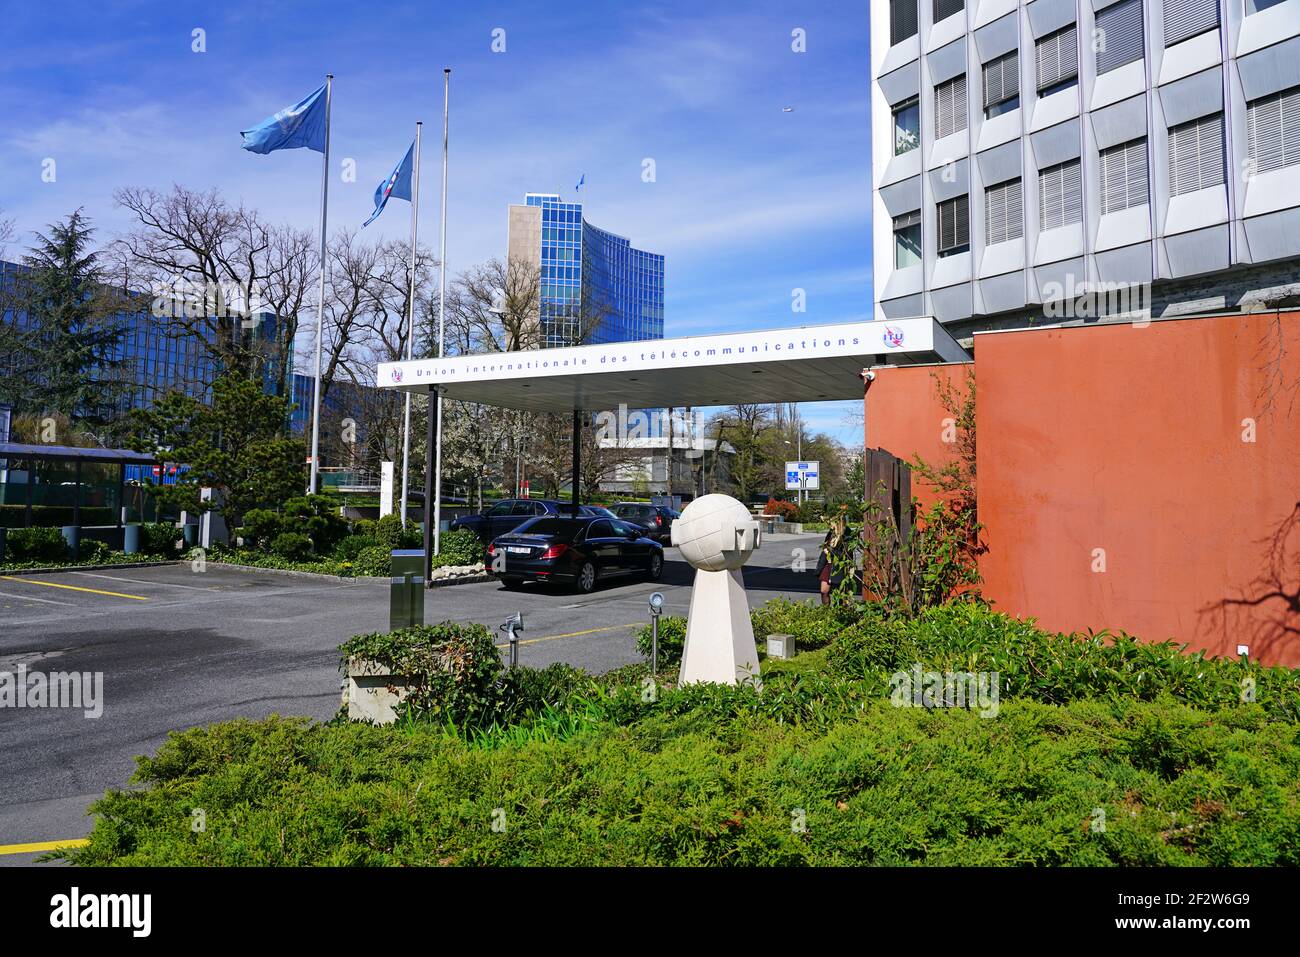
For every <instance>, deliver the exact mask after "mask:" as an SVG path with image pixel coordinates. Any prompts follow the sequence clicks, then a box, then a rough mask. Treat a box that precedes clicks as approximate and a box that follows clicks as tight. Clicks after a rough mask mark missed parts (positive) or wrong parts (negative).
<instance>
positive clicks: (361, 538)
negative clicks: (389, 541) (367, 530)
mask: <svg viewBox="0 0 1300 957" xmlns="http://www.w3.org/2000/svg"><path fill="white" fill-rule="evenodd" d="M378 545H379V540H378V539H377V538H375V537H374V536H372V535H357V534H352V535H348V536H347V537H345V538H343V539H341V540H340V541H339V543H338V545H337V546H336V547H335V549H334V557H335V558H339V559H342V560H343V561H348V562H350V561H352V560H354V559H355V558H356V557H357V556H358V555H360V554H361V552H363V551H364V550H365V549H367V548H376V547H378Z"/></svg>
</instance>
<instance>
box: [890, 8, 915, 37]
mask: <svg viewBox="0 0 1300 957" xmlns="http://www.w3.org/2000/svg"><path fill="white" fill-rule="evenodd" d="M917 3H918V0H889V42H890V43H891V44H892V43H902V42H903V41H904V40H906V39H907V38H908V37H914V36H916V5H917Z"/></svg>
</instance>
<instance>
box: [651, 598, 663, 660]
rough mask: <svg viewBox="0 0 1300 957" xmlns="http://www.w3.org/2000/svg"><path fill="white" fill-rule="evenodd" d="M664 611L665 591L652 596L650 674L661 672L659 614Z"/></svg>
mask: <svg viewBox="0 0 1300 957" xmlns="http://www.w3.org/2000/svg"><path fill="white" fill-rule="evenodd" d="M663 613H664V595H663V592H658V591H657V592H655V593H654V594H653V595H651V596H650V674H652V675H658V674H659V616H660V615H662V614H663Z"/></svg>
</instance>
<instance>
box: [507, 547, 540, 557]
mask: <svg viewBox="0 0 1300 957" xmlns="http://www.w3.org/2000/svg"><path fill="white" fill-rule="evenodd" d="M506 551H507V552H509V553H510V554H511V555H531V554H532V553H533V550H532V549H531V548H525V547H524V546H523V545H507V546H506Z"/></svg>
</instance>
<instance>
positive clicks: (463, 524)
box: [451, 498, 613, 542]
mask: <svg viewBox="0 0 1300 957" xmlns="http://www.w3.org/2000/svg"><path fill="white" fill-rule="evenodd" d="M572 510H573V506H572V505H570V504H569V503H568V502H557V501H555V500H554V499H549V498H508V499H505V500H504V501H501V502H497V503H496V504H495V505H492V506H490V507H489V508H487V509H485V510H484V511H482V512H480V513H478V514H477V515H475V514H470V515H462V516H461V517H460V518H458V519H456V520H455V521H454V522H452V523H451V530H452V531H453V532H455V531H460V530H461V529H468V530H469V531H471V532H473V533H474V534H475V535H477V536H478V537H479V540H480V541H482V542H490V541H492V539H494V538H496V537H497V536H498V535H504V534H505V533H506V532H509V531H513V530H514V529H516V528H518V527H519V526H520V525H522V524H524V522H527V521H528V520H529V519H533V518H537V517H539V516H545V515H568V514H570V513H571V511H572ZM601 513H605V510H604V509H603V508H600V506H598V505H579V506H578V515H579V516H580V517H581V516H585V517H587V518H595V517H597V516H598V515H599V514H601ZM605 516H606V517H608V518H613V515H611V514H609V513H605Z"/></svg>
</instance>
